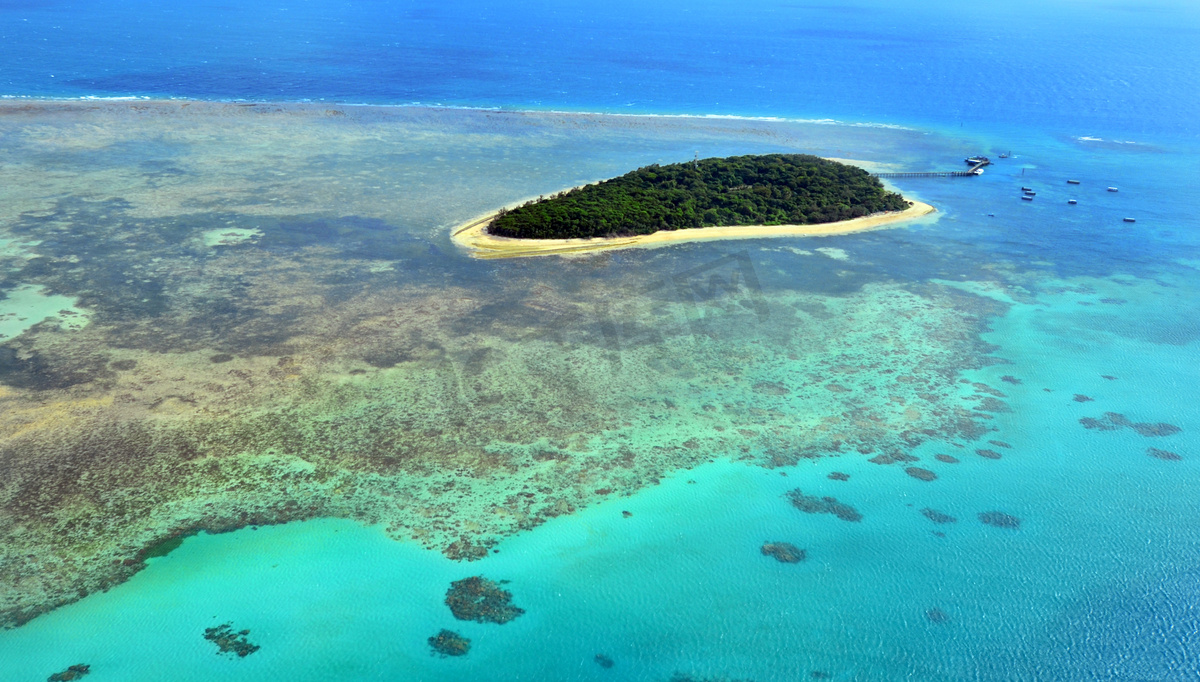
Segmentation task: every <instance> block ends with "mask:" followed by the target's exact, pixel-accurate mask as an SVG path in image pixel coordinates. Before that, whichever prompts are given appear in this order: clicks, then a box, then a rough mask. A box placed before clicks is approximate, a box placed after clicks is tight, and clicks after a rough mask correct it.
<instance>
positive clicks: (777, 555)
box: [762, 542, 807, 564]
mask: <svg viewBox="0 0 1200 682" xmlns="http://www.w3.org/2000/svg"><path fill="white" fill-rule="evenodd" d="M762 553H763V556H769V557H773V558H774V559H775V560H776V561H778V562H779V563H781V564H798V563H800V562H801V561H804V560H805V558H807V553H806V552H805V551H804V550H802V549H800V548H799V547H797V546H795V545H793V544H792V543H790V542H765V543H763V546H762Z"/></svg>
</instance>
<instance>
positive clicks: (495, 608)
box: [446, 575, 525, 625]
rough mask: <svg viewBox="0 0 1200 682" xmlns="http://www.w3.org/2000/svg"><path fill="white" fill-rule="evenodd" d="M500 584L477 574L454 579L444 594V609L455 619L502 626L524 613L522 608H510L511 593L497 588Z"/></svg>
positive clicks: (502, 582) (511, 606) (511, 605)
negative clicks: (448, 609) (447, 607)
mask: <svg viewBox="0 0 1200 682" xmlns="http://www.w3.org/2000/svg"><path fill="white" fill-rule="evenodd" d="M504 582H506V581H501V582H499V583H496V582H492V581H491V580H488V579H487V578H484V577H483V576H481V575H477V576H472V577H470V578H463V579H462V580H455V581H454V582H452V583H450V589H449V590H447V591H446V606H449V607H450V612H451V613H453V614H454V617H455V618H457V619H459V620H473V621H475V622H477V623H497V624H500V625H503V624H504V623H507V622H508V621H510V620H512V619H513V618H516V617H517V616H519V615H521V614H522V613H525V609H522V608H519V607H517V606H514V605H513V603H512V592H509V591H508V590H505V589H503V588H501V587H500V585H502V584H504Z"/></svg>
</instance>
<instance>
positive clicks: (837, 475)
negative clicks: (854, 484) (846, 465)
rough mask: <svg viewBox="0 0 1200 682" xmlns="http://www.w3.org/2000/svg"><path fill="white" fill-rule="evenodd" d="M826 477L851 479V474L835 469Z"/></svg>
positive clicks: (835, 479)
mask: <svg viewBox="0 0 1200 682" xmlns="http://www.w3.org/2000/svg"><path fill="white" fill-rule="evenodd" d="M826 478H828V479H830V480H832V481H849V480H850V474H843V473H842V472H840V471H833V472H830V474H829V476H827V477H826Z"/></svg>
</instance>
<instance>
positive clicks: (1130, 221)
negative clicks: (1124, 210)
mask: <svg viewBox="0 0 1200 682" xmlns="http://www.w3.org/2000/svg"><path fill="white" fill-rule="evenodd" d="M1125 222H1127V223H1136V222H1137V220H1136V219H1135V218H1125Z"/></svg>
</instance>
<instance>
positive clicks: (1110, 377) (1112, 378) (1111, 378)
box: [1100, 374, 1117, 381]
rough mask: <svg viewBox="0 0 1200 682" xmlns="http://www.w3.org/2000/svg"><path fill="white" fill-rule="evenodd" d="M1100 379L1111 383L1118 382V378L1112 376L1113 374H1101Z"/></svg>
mask: <svg viewBox="0 0 1200 682" xmlns="http://www.w3.org/2000/svg"><path fill="white" fill-rule="evenodd" d="M1100 378H1101V379H1108V380H1109V381H1116V380H1117V378H1116V377H1115V376H1113V375H1111V374H1101V375H1100Z"/></svg>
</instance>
